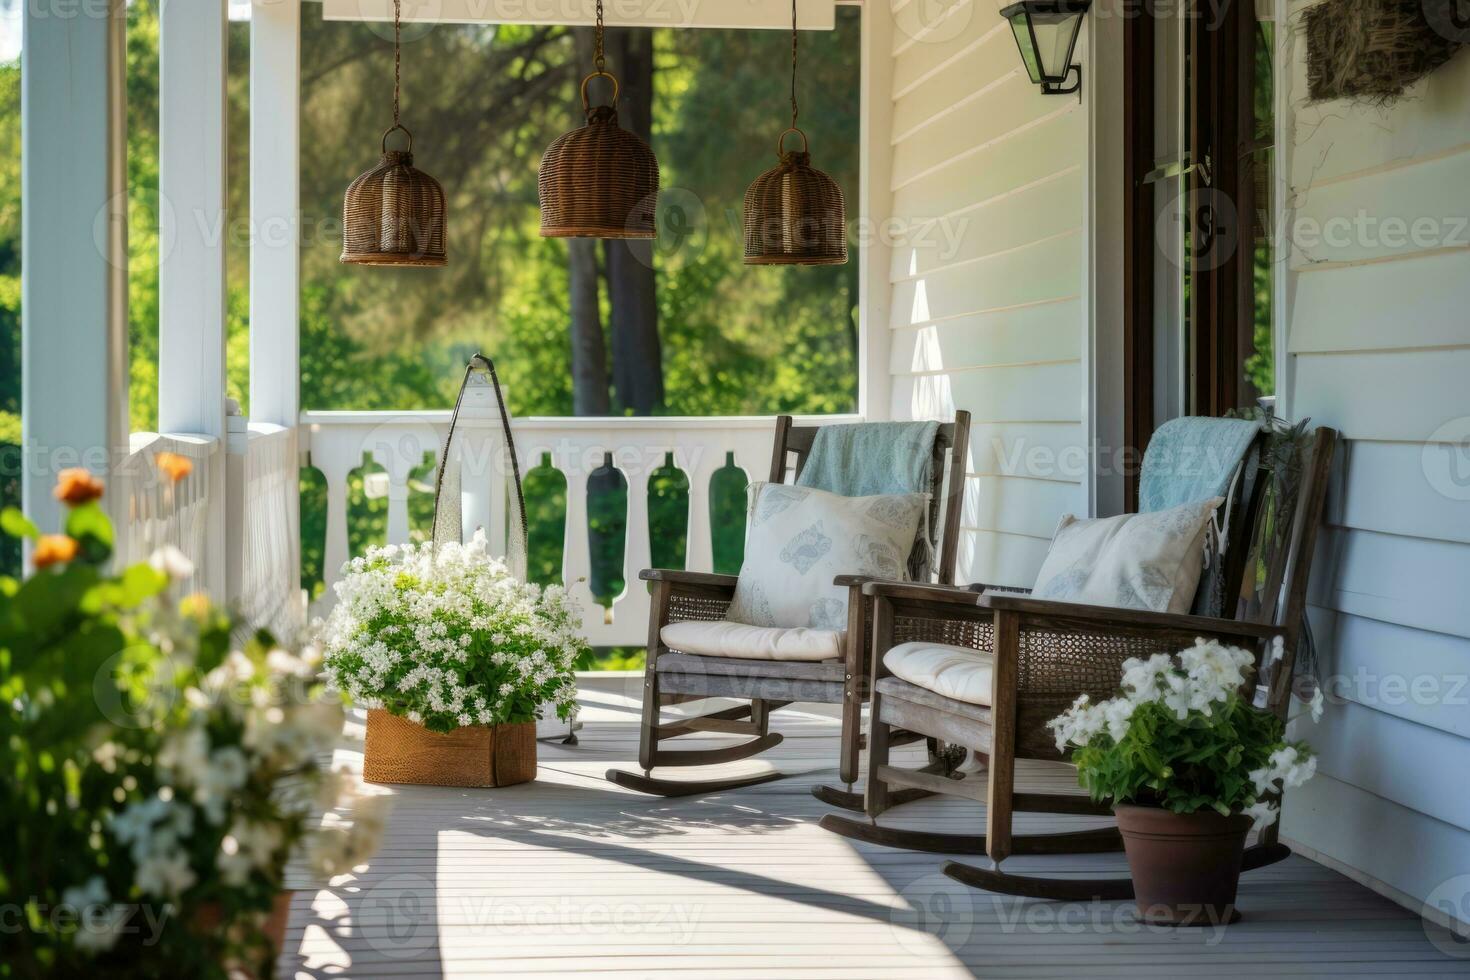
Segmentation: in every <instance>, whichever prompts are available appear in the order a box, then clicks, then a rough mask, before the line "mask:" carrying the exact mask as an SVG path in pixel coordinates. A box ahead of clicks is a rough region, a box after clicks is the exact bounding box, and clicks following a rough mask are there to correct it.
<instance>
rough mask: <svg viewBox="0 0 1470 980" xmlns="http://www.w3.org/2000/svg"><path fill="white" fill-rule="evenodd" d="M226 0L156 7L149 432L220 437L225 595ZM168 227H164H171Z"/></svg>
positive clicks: (211, 585) (213, 515)
mask: <svg viewBox="0 0 1470 980" xmlns="http://www.w3.org/2000/svg"><path fill="white" fill-rule="evenodd" d="M227 26H228V18H227V16H226V9H225V0H164V2H163V5H162V8H161V10H160V12H159V44H158V47H159V59H158V78H159V80H158V88H159V93H158V96H159V160H158V191H159V212H160V220H161V222H162V223H163V225H164V227H163V230H162V232H161V234H160V236H159V248H160V250H161V251H160V255H159V270H158V291H159V304H158V308H159V323H158V428H159V431H160V432H165V433H183V432H187V433H197V434H200V435H205V436H212V437H214V438H216V439H218V440H219V445H218V448H217V450H216V451H215V452H214V453H213V454H212V455H211V456H210V460H209V463H208V466H209V488H210V500H209V506H208V509H207V515H206V518H205V520H206V521H207V527H206V531H205V536H204V554H202V555H192V556H190V557H192V558H193V559H194V562H195V564H196V565H198V566H199V568H200V569H201V571H202V572H203V579H204V583H205V585H206V587H207V588H208V590H209V591H210V592H211V593H213V594H214V595H215V596H216V597H217V598H222V597H224V595H225V588H226V586H225V516H226V513H227V511H226V494H227V493H228V481H227V480H226V478H225V446H224V440H225V236H226V234H227V221H228V213H227V211H226V207H225V94H226V93H225V72H226V58H227V55H226V28H227ZM170 225H172V227H170Z"/></svg>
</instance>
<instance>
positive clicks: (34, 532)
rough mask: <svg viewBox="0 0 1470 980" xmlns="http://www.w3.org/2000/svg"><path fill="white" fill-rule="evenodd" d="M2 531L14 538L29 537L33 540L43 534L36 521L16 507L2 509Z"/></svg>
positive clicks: (0, 516) (0, 523)
mask: <svg viewBox="0 0 1470 980" xmlns="http://www.w3.org/2000/svg"><path fill="white" fill-rule="evenodd" d="M0 531H4V532H5V533H6V534H8V535H10V536H11V537H12V538H29V539H31V540H32V541H34V540H36V539H37V538H39V537H40V536H41V529H40V528H38V527H36V525H35V522H34V521H32V520H31V519H30V518H29V517H27V516H26V515H24V514H22V513H21V512H20V509H19V508H16V507H7V508H5V509H4V510H0Z"/></svg>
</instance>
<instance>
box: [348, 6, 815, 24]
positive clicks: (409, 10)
mask: <svg viewBox="0 0 1470 980" xmlns="http://www.w3.org/2000/svg"><path fill="white" fill-rule="evenodd" d="M834 6H836V4H835V3H834V0H797V8H796V23H797V26H798V27H800V28H802V29H804V30H815V31H830V30H832V29H833V27H834V26H835V23H836V19H835V14H834V13H833V8H834ZM603 8H604V9H603V13H604V20H605V22H606V23H607V26H609V27H686V28H688V27H713V28H745V29H757V30H758V29H771V30H790V29H791V0H720V2H714V3H712V2H708V0H604V3H603ZM322 18H323V19H324V20H361V21H389V22H391V21H392V20H393V0H322ZM403 20H404V21H405V22H409V21H428V22H432V23H439V24H567V25H571V26H583V27H585V26H591V25H592V24H593V23H594V22H595V16H594V0H403Z"/></svg>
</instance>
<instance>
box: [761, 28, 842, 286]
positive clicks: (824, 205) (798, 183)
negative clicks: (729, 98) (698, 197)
mask: <svg viewBox="0 0 1470 980" xmlns="http://www.w3.org/2000/svg"><path fill="white" fill-rule="evenodd" d="M796 36H797V32H796V0H791V125H790V126H789V127H788V128H787V129H785V130H783V131H782V133H781V135H780V136H779V137H777V139H776V156H777V157H778V158H779V159H780V161H781V162H780V163H779V164H777V165H776V166H774V167H772V168H771V169H770V170H767V171H766V172H765V173H763V174H761V175H760V176H759V177H757V178H756V179H755V180H754V181H753V182H752V183H751V185H750V187H749V188H748V189H747V190H746V191H745V264H746V265H843V264H845V263H846V262H847V207H846V205H845V204H844V202H843V200H842V189H841V188H840V187H838V186H837V181H835V180H833V179H832V178H831V177H829V176H827V175H826V174H824V173H822V171H820V170H818V169H816V168H815V167H813V166H812V157H811V153H810V152H809V151H808V147H807V140H806V133H804V132H802V131H801V130H800V129H798V128H797V127H796V117H797V108H796ZM792 133H795V134H796V135H797V136H800V137H801V150H800V151H795V150H787V149H786V146H785V144H786V137H787V136H789V135H791V134H792Z"/></svg>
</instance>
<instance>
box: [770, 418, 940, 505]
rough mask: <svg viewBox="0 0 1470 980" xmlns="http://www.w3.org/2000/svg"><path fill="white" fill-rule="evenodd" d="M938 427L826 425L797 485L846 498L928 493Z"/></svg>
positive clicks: (917, 424) (920, 424)
mask: <svg viewBox="0 0 1470 980" xmlns="http://www.w3.org/2000/svg"><path fill="white" fill-rule="evenodd" d="M938 431H939V423H938V422H859V423H855V424H852V425H824V426H822V427H821V428H820V429H818V430H817V437H816V439H815V440H813V441H812V449H811V452H810V453H809V454H808V455H807V458H806V464H805V465H804V466H803V467H802V468H801V476H800V477H798V478H797V480H796V485H797V486H799V487H811V488H812V489H813V490H825V491H827V492H828V493H837V494H841V495H842V496H844V497H871V496H874V495H875V494H880V493H929V492H931V491H932V490H933V489H934V486H933V480H934V435H935V433H936V432H938Z"/></svg>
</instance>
